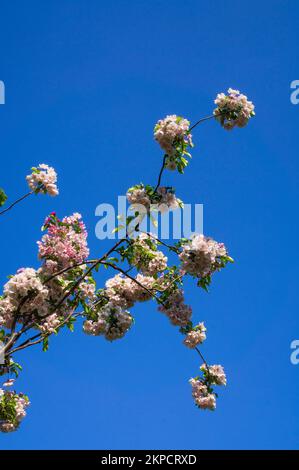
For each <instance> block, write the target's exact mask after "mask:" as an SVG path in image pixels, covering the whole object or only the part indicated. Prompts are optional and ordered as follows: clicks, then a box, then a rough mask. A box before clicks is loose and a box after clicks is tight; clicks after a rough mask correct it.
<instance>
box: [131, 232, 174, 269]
mask: <svg viewBox="0 0 299 470" xmlns="http://www.w3.org/2000/svg"><path fill="white" fill-rule="evenodd" d="M130 263H131V264H132V265H133V266H135V267H136V268H137V269H138V270H139V271H140V272H142V273H143V274H145V275H149V276H153V275H155V274H158V273H159V272H162V271H164V270H165V269H166V268H167V257H166V256H165V255H164V253H163V252H162V251H160V250H158V249H157V240H156V238H155V236H154V235H151V234H147V233H140V234H139V235H138V237H136V238H135V239H134V241H133V242H132V256H131V259H130Z"/></svg>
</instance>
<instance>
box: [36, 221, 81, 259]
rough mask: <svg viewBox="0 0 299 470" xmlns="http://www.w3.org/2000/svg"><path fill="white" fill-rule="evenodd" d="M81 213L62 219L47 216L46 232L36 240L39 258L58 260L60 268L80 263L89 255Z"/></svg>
mask: <svg viewBox="0 0 299 470" xmlns="http://www.w3.org/2000/svg"><path fill="white" fill-rule="evenodd" d="M81 218H82V216H81V214H78V213H75V214H73V215H71V216H69V217H64V218H63V219H62V221H59V220H58V219H56V218H54V219H53V217H52V218H51V217H49V218H48V219H46V221H45V227H46V228H47V229H48V233H47V234H46V235H44V236H43V237H42V239H41V241H38V242H37V243H38V249H39V258H41V259H50V260H53V261H56V262H58V264H59V266H60V268H64V267H67V266H72V265H73V264H76V263H82V262H83V260H84V259H85V258H87V256H88V255H89V249H88V247H87V241H86V239H87V231H86V228H85V225H84V223H83V221H82V220H81Z"/></svg>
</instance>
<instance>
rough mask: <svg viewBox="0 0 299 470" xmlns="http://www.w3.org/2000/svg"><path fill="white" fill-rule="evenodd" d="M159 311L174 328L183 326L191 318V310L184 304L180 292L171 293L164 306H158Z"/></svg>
mask: <svg viewBox="0 0 299 470" xmlns="http://www.w3.org/2000/svg"><path fill="white" fill-rule="evenodd" d="M159 311H160V312H162V313H165V315H167V316H168V318H169V320H170V322H171V323H172V324H173V325H175V326H185V325H186V324H187V323H188V322H189V321H190V318H191V316H192V309H191V307H189V306H188V305H186V304H185V303H184V293H183V291H182V290H175V291H174V292H172V293H171V294H170V295H169V297H168V299H167V301H166V303H165V305H160V307H159Z"/></svg>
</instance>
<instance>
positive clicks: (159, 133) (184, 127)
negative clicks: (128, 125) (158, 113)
mask: <svg viewBox="0 0 299 470" xmlns="http://www.w3.org/2000/svg"><path fill="white" fill-rule="evenodd" d="M189 126H190V122H189V121H188V120H187V119H184V118H181V117H179V116H177V115H176V114H172V115H169V116H166V118H165V119H160V120H159V121H158V122H157V124H156V125H155V128H154V137H155V139H156V141H157V142H158V143H159V144H160V147H161V148H162V150H164V152H165V153H166V154H167V155H169V156H172V155H174V154H175V153H176V144H177V143H178V142H180V141H182V140H186V141H187V143H188V144H189V145H192V137H191V134H188V131H189Z"/></svg>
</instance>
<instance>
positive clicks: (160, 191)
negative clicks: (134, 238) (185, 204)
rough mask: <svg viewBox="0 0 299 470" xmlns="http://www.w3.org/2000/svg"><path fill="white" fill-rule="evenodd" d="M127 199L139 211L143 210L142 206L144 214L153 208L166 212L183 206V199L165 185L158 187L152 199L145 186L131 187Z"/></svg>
mask: <svg viewBox="0 0 299 470" xmlns="http://www.w3.org/2000/svg"><path fill="white" fill-rule="evenodd" d="M127 200H128V202H129V204H131V205H132V206H133V208H135V209H137V210H139V212H141V210H140V207H139V206H142V208H143V210H142V213H144V214H146V213H148V212H150V211H151V210H157V211H160V212H161V213H164V212H167V211H168V210H175V209H178V208H179V207H180V206H182V201H181V200H180V199H178V198H177V197H176V195H175V194H174V192H173V190H169V189H168V188H166V187H164V186H160V187H159V188H157V191H156V193H155V194H154V197H153V198H152V200H151V197H150V195H149V194H148V193H147V191H146V189H145V188H130V189H128V191H127Z"/></svg>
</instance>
